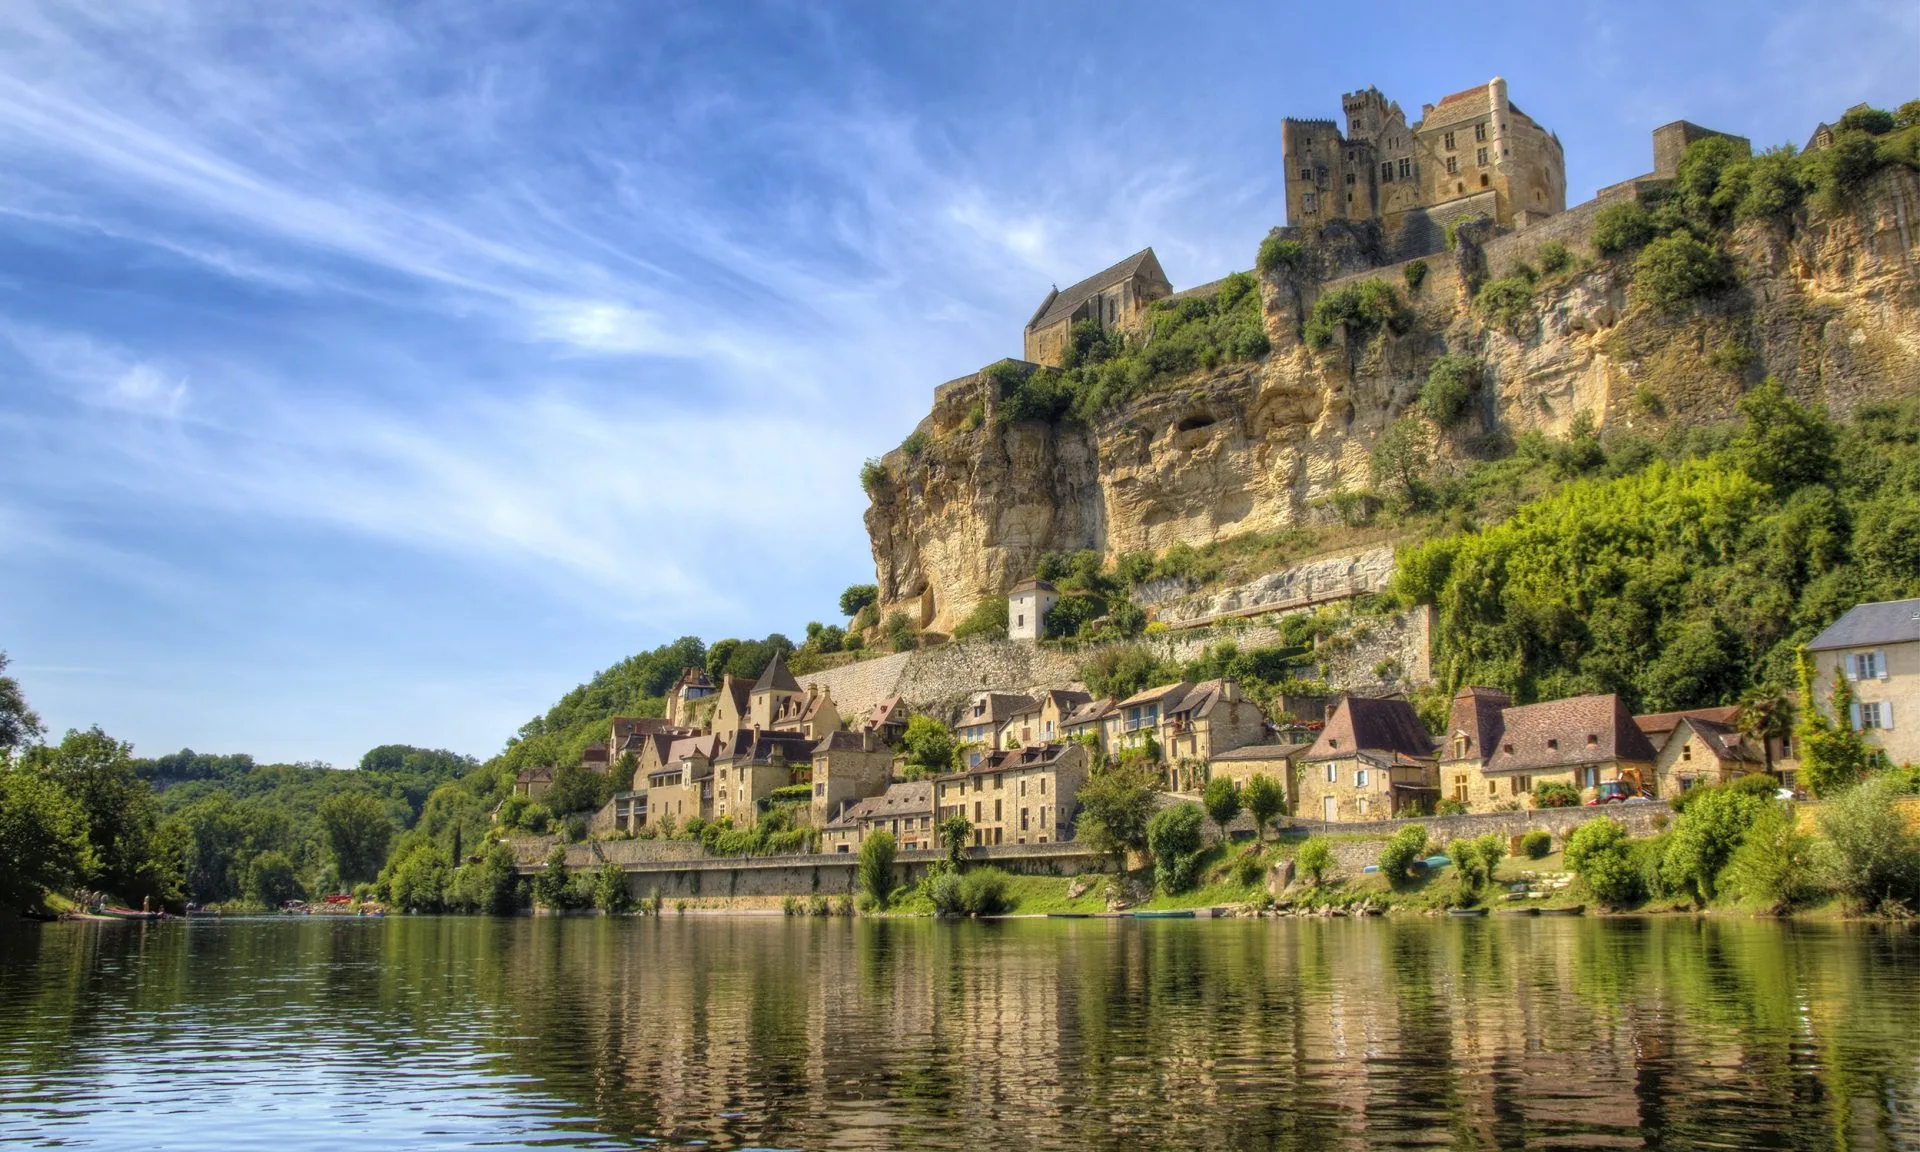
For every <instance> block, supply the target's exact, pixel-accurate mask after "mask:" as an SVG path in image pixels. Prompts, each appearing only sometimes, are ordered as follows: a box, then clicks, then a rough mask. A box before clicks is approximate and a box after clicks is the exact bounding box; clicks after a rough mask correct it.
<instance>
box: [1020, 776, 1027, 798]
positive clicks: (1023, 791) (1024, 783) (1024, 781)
mask: <svg viewBox="0 0 1920 1152" xmlns="http://www.w3.org/2000/svg"><path fill="white" fill-rule="evenodd" d="M1026 794H1027V778H1026V777H1025V776H1022V777H1021V778H1020V795H1022V796H1025V795H1026Z"/></svg>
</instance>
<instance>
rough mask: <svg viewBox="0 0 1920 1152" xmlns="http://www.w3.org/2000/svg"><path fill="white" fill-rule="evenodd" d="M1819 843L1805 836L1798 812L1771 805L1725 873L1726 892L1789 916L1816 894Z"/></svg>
mask: <svg viewBox="0 0 1920 1152" xmlns="http://www.w3.org/2000/svg"><path fill="white" fill-rule="evenodd" d="M1817 864H1818V860H1817V856H1816V852H1815V847H1814V839H1813V837H1811V836H1808V835H1807V834H1806V833H1804V832H1801V831H1800V829H1799V827H1798V821H1797V820H1796V819H1795V817H1794V811H1793V807H1792V806H1791V805H1786V804H1768V805H1767V806H1766V807H1765V808H1762V809H1761V810H1760V814H1759V815H1758V816H1757V817H1755V819H1754V821H1753V825H1752V826H1751V827H1749V828H1748V829H1747V834H1746V835H1745V836H1744V837H1743V838H1742V839H1741V841H1740V847H1739V848H1737V849H1735V850H1734V853H1733V858H1732V859H1731V860H1729V861H1728V862H1727V867H1726V869H1725V871H1724V872H1723V873H1722V879H1723V880H1724V887H1725V888H1726V889H1728V890H1729V891H1732V892H1734V893H1736V894H1737V895H1738V896H1740V898H1741V899H1743V900H1749V901H1752V902H1754V903H1756V904H1760V905H1762V906H1763V907H1765V908H1766V909H1767V910H1769V911H1785V910H1786V909H1788V908H1790V907H1792V906H1793V905H1795V904H1798V903H1801V902H1802V901H1804V900H1806V899H1807V898H1808V897H1809V896H1810V895H1812V893H1813V891H1814V885H1813V883H1812V878H1813V876H1814V875H1816V873H1817V872H1818V868H1817Z"/></svg>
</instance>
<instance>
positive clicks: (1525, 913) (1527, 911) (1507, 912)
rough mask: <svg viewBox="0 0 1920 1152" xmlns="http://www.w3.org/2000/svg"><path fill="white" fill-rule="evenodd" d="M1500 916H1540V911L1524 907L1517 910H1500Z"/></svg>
mask: <svg viewBox="0 0 1920 1152" xmlns="http://www.w3.org/2000/svg"><path fill="white" fill-rule="evenodd" d="M1500 915H1502V916H1538V915H1540V909H1538V908H1529V907H1526V906H1524V905H1523V906H1521V907H1519V908H1502V909H1500Z"/></svg>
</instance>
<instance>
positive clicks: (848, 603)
mask: <svg viewBox="0 0 1920 1152" xmlns="http://www.w3.org/2000/svg"><path fill="white" fill-rule="evenodd" d="M879 600H880V588H879V586H878V585H874V584H850V585H848V586H847V590H846V591H845V592H842V593H840V615H842V616H847V617H853V616H858V615H860V609H862V608H865V607H866V606H867V605H869V604H875V603H878V602H879Z"/></svg>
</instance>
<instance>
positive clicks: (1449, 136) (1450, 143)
mask: <svg viewBox="0 0 1920 1152" xmlns="http://www.w3.org/2000/svg"><path fill="white" fill-rule="evenodd" d="M1447 151H1449V152H1451V151H1453V133H1451V132H1449V133H1447ZM1449 163H1451V161H1449Z"/></svg>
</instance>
